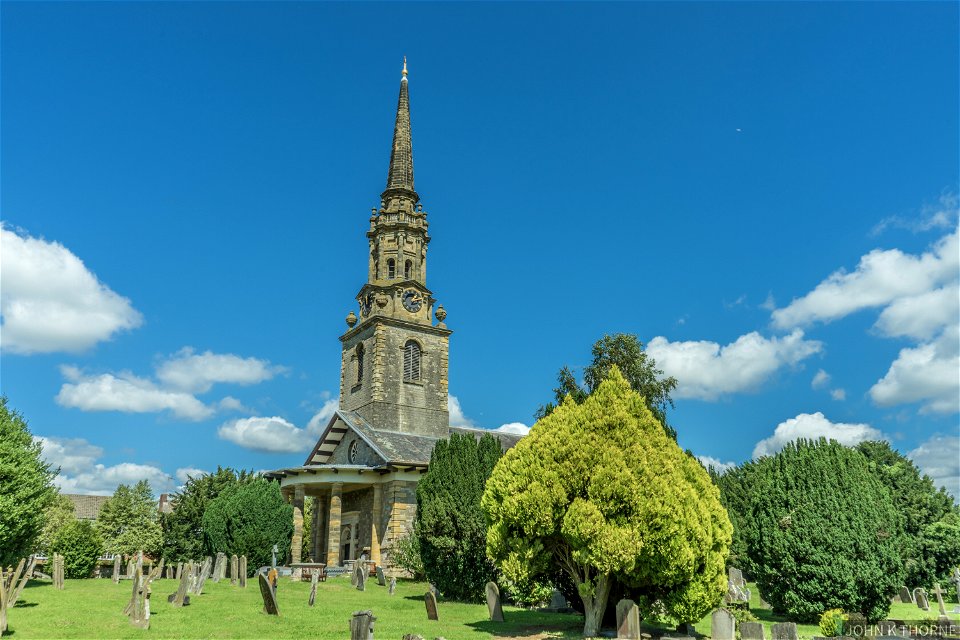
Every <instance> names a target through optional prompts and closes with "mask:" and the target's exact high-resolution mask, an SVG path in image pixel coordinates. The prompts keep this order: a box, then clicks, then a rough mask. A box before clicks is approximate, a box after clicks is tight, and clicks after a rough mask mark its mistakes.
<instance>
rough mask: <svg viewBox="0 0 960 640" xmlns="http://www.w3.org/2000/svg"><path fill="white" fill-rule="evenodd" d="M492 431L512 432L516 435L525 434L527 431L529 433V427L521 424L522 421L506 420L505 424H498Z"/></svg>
mask: <svg viewBox="0 0 960 640" xmlns="http://www.w3.org/2000/svg"><path fill="white" fill-rule="evenodd" d="M494 431H499V432H500V433H513V434H516V435H520V436H525V435H527V434H528V433H530V427H528V426H527V425H525V424H523V423H522V422H508V423H506V424H502V425H500V426H499V427H497V428H496V429H494Z"/></svg>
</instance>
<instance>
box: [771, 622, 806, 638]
mask: <svg viewBox="0 0 960 640" xmlns="http://www.w3.org/2000/svg"><path fill="white" fill-rule="evenodd" d="M770 637H771V638H772V639H773V640H800V636H799V635H798V633H797V623H796V622H778V623H776V624H774V625H773V626H772V627H770Z"/></svg>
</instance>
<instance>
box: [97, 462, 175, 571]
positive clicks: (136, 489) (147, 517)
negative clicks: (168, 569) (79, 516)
mask: <svg viewBox="0 0 960 640" xmlns="http://www.w3.org/2000/svg"><path fill="white" fill-rule="evenodd" d="M157 519H158V514H157V503H156V501H155V500H154V498H153V491H151V490H150V483H149V482H147V481H146V480H141V481H140V482H138V483H137V484H135V485H134V486H133V487H132V488H131V487H129V486H127V485H125V484H121V485H120V486H118V487H117V489H116V491H114V493H113V496H111V497H110V499H108V500H107V501H106V502H104V503H103V506H102V507H101V508H100V514H99V515H98V516H97V531H98V532H99V533H100V536H101V537H102V538H103V540H104V545H105V547H106V550H107V552H108V553H120V554H124V553H125V554H134V553H136V552H138V551H143V552H144V553H145V554H147V555H149V556H151V557H156V556H159V554H160V549H161V547H162V545H163V531H162V529H161V528H160V523H159V522H157Z"/></svg>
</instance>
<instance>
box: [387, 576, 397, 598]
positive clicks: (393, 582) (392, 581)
mask: <svg viewBox="0 0 960 640" xmlns="http://www.w3.org/2000/svg"><path fill="white" fill-rule="evenodd" d="M396 590H397V579H396V578H390V588H389V589H387V593H388V594H390V595H391V596H392V595H393V592H394V591H396Z"/></svg>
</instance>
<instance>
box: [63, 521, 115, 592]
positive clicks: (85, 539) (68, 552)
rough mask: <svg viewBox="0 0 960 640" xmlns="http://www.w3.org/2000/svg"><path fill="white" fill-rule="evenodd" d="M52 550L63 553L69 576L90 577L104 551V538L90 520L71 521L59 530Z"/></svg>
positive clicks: (67, 575)
mask: <svg viewBox="0 0 960 640" xmlns="http://www.w3.org/2000/svg"><path fill="white" fill-rule="evenodd" d="M52 551H56V552H57V553H59V554H61V555H63V573H64V576H65V577H67V578H89V577H90V576H91V574H92V573H93V569H94V567H96V566H97V559H98V558H99V557H100V554H102V553H103V539H102V538H101V537H100V534H99V533H98V532H97V529H96V527H94V526H93V523H91V522H90V521H89V520H77V519H74V520H72V521H70V522H69V523H68V524H67V525H66V526H65V527H64V528H63V529H61V530H60V531H58V532H57V535H56V537H55V538H54V540H53V545H52Z"/></svg>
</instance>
